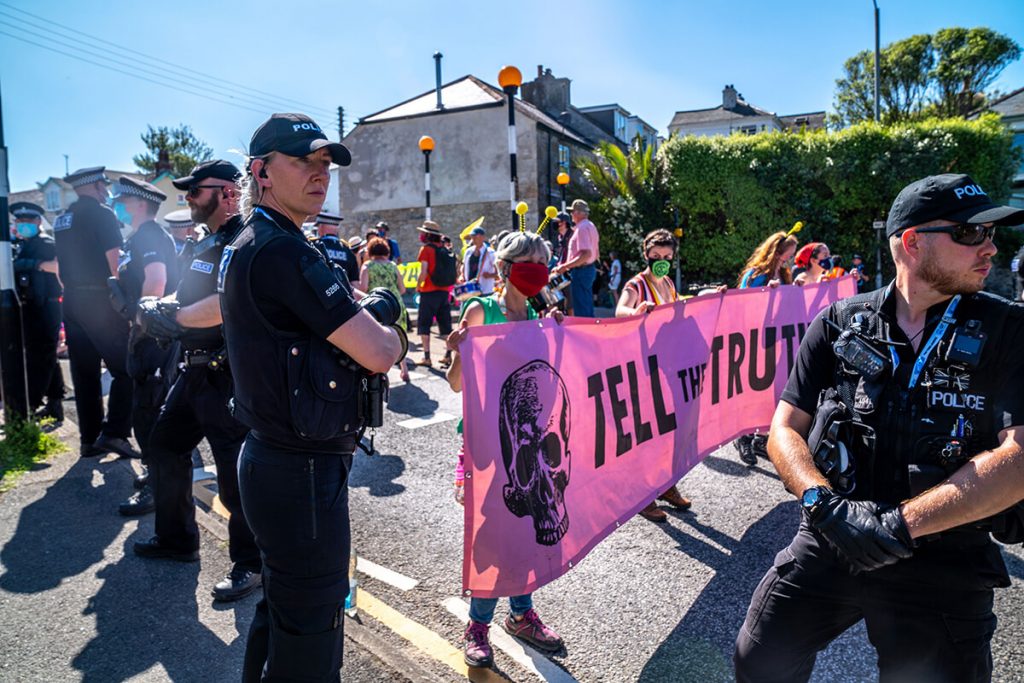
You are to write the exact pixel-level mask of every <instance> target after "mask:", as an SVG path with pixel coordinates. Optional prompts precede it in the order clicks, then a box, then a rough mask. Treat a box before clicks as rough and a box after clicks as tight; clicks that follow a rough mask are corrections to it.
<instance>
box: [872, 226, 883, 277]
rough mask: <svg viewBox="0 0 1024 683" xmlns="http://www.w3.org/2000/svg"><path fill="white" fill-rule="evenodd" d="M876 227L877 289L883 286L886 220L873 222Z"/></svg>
mask: <svg viewBox="0 0 1024 683" xmlns="http://www.w3.org/2000/svg"><path fill="white" fill-rule="evenodd" d="M871 227H873V228H874V229H875V264H876V265H877V266H878V272H877V273H875V289H881V288H882V233H883V232H885V221H875V222H873V223H872V224H871Z"/></svg>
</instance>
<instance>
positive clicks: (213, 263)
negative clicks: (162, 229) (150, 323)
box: [176, 216, 242, 350]
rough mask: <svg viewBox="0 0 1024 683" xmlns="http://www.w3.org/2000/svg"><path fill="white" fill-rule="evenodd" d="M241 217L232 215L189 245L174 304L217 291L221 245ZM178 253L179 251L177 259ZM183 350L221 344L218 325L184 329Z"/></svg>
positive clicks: (234, 230)
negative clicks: (215, 229) (213, 231)
mask: <svg viewBox="0 0 1024 683" xmlns="http://www.w3.org/2000/svg"><path fill="white" fill-rule="evenodd" d="M241 225H242V219H241V218H240V217H238V216H234V217H232V218H231V219H230V220H228V222H227V223H225V224H224V225H222V226H221V227H220V230H218V231H217V232H216V233H214V234H212V235H210V236H208V237H204V238H203V239H201V240H199V242H197V243H195V244H193V245H192V246H191V247H189V251H190V252H193V253H192V255H191V259H190V260H189V262H188V263H183V264H182V272H181V281H180V282H179V283H178V296H177V297H176V298H177V299H178V303H179V304H181V306H182V307H184V306H189V305H191V304H194V303H196V302H197V301H202V300H203V299H205V298H207V297H209V296H211V295H213V294H216V293H217V271H218V267H219V265H220V260H221V256H222V254H223V253H224V247H225V246H226V245H227V244H228V243H229V242H230V241H231V240H232V239H234V237H235V235H236V234H237V233H238V229H239V228H240V227H241ZM180 256H181V254H179V258H180ZM182 342H183V343H184V345H185V348H187V349H200V348H203V349H206V350H212V349H214V348H220V347H221V346H223V345H224V338H223V335H222V333H221V326H220V325H214V326H213V327H203V328H188V329H186V330H185V334H184V336H183V337H182Z"/></svg>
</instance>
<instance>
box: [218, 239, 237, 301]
mask: <svg viewBox="0 0 1024 683" xmlns="http://www.w3.org/2000/svg"><path fill="white" fill-rule="evenodd" d="M234 255H235V248H234V247H224V253H223V254H221V256H220V269H219V270H218V271H217V291H218V292H219V293H221V294H223V293H224V276H225V275H227V272H228V266H229V265H231V257H232V256H234Z"/></svg>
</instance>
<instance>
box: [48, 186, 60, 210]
mask: <svg viewBox="0 0 1024 683" xmlns="http://www.w3.org/2000/svg"><path fill="white" fill-rule="evenodd" d="M60 209H61V206H60V188H59V187H51V188H50V189H49V190H47V191H46V210H47V211H60Z"/></svg>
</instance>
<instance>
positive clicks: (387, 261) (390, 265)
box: [358, 237, 409, 382]
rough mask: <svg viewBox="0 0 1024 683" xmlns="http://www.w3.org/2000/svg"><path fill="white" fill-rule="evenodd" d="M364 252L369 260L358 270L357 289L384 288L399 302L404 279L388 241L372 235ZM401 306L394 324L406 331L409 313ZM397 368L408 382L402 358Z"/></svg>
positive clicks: (365, 290)
mask: <svg viewBox="0 0 1024 683" xmlns="http://www.w3.org/2000/svg"><path fill="white" fill-rule="evenodd" d="M366 253H367V254H368V255H369V260H367V261H366V263H364V264H363V267H362V269H361V270H360V271H359V280H358V284H359V289H360V290H361V291H363V292H369V291H370V290H372V289H386V290H388V291H389V292H391V293H392V294H394V295H395V298H396V299H397V300H398V301H399V302H401V301H402V295H403V294H405V281H404V279H403V278H402V273H400V272H399V270H398V266H397V265H396V264H395V262H394V261H392V260H391V248H390V246H389V245H388V241H387V240H385V239H384V238H383V237H374V238H373V239H372V240H370V244H369V246H367V248H366ZM401 306H402V314H401V316H400V317H399V318H398V322H397V323H395V324H396V325H397V326H398V327H401V328H402V329H403V330H405V331H406V332H408V330H409V326H408V316H409V314H408V312H407V311H406V310H405V304H404V303H402V304H401ZM398 368H399V370H400V371H401V378H402V381H403V382H408V381H409V368H407V367H406V365H405V359H404V358H403V359H402V360H400V361H398Z"/></svg>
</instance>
